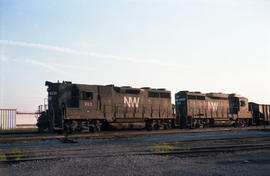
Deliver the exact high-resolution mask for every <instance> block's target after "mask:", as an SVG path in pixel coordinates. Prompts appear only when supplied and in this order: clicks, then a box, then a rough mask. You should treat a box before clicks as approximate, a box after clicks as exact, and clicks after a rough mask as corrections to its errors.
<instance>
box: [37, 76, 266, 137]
mask: <svg viewBox="0 0 270 176" xmlns="http://www.w3.org/2000/svg"><path fill="white" fill-rule="evenodd" d="M45 85H46V86H48V89H47V91H48V110H47V111H46V112H43V113H42V114H41V116H40V117H39V119H38V123H37V126H38V129H39V131H44V130H45V129H48V130H49V131H61V132H63V131H65V132H67V133H73V132H95V131H100V130H101V129H102V128H107V127H108V126H110V125H112V124H134V123H144V125H145V128H146V129H148V130H152V129H160V128H163V129H167V128H173V127H175V126H176V125H177V126H179V127H180V128H198V127H211V126H235V127H238V126H248V125H258V124H270V117H269V116H270V114H269V112H270V106H269V105H259V104H256V103H248V99H247V98H245V97H242V96H239V95H236V94H223V93H207V94H202V93H200V92H188V91H180V92H178V93H176V94H175V107H174V106H173V105H172V104H171V92H170V91H168V90H165V89H151V88H148V87H144V88H131V87H128V86H126V87H116V86H114V85H107V86H102V85H84V84H72V83H71V82H65V81H64V82H62V83H60V82H57V83H52V82H48V81H46V83H45ZM175 111H176V113H175Z"/></svg>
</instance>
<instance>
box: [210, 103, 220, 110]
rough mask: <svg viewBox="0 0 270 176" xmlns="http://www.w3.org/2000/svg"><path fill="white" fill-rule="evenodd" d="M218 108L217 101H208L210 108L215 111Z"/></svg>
mask: <svg viewBox="0 0 270 176" xmlns="http://www.w3.org/2000/svg"><path fill="white" fill-rule="evenodd" d="M217 108H218V103H217V102H208V109H209V110H210V109H212V110H213V111H216V110H217Z"/></svg>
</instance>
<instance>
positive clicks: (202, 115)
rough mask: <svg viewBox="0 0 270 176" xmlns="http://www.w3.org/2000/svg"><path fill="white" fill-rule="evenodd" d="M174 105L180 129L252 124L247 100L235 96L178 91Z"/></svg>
mask: <svg viewBox="0 0 270 176" xmlns="http://www.w3.org/2000/svg"><path fill="white" fill-rule="evenodd" d="M175 105H176V114H177V122H178V123H179V124H180V126H181V127H182V128H185V127H189V128H194V127H208V126H249V125H251V124H254V120H253V116H252V113H251V112H250V111H249V109H248V99H247V98H245V97H242V96H240V95H236V94H223V93H207V94H202V93H201V92H188V91H180V92H178V93H176V95H175Z"/></svg>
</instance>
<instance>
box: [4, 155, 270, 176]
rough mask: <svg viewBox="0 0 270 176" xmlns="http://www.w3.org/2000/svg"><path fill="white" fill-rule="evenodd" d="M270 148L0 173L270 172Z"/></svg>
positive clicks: (23, 167)
mask: <svg viewBox="0 0 270 176" xmlns="http://www.w3.org/2000/svg"><path fill="white" fill-rule="evenodd" d="M269 166H270V150H260V151H252V152H240V153H221V154H217V155H212V156H197V157H179V156H157V155H148V156H145V155H144V156H130V155H127V156H113V157H93V158H76V159H64V160H49V161H32V162H21V163H16V164H8V165H1V168H0V175H3V176H11V175H20V176H24V175H25V176H29V175H33V176H36V175H46V176H47V175H48V176H49V175H50V176H51V175H59V176H66V175H74V176H75V175H76V176H77V175H115V176H119V175H153V176H158V175H215V176H216V175H230V176H232V175H237V176H239V175H252V176H254V175H270V170H269Z"/></svg>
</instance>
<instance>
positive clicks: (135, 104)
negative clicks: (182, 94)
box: [124, 96, 140, 108]
mask: <svg viewBox="0 0 270 176" xmlns="http://www.w3.org/2000/svg"><path fill="white" fill-rule="evenodd" d="M132 98H133V99H132ZM139 102H140V97H137V98H136V97H126V96H124V105H125V106H126V105H127V106H128V107H129V108H130V107H132V108H134V107H136V108H138V107H139Z"/></svg>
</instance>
